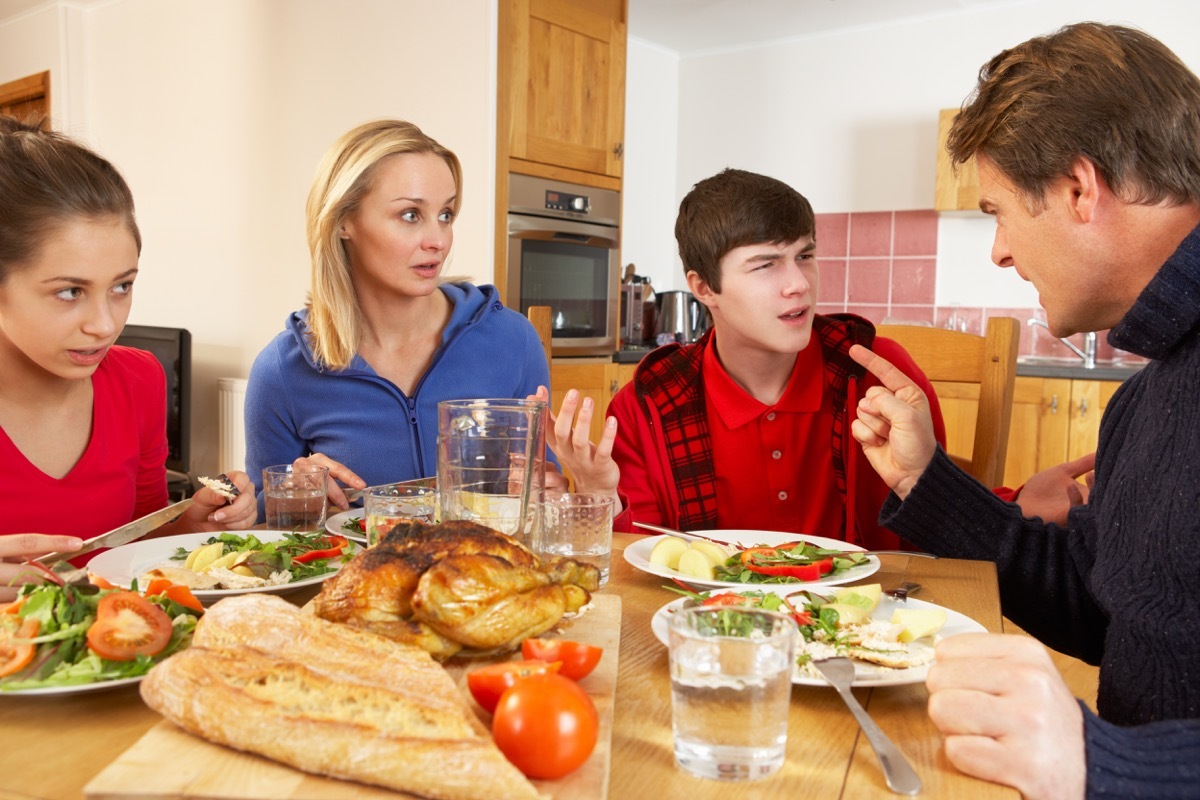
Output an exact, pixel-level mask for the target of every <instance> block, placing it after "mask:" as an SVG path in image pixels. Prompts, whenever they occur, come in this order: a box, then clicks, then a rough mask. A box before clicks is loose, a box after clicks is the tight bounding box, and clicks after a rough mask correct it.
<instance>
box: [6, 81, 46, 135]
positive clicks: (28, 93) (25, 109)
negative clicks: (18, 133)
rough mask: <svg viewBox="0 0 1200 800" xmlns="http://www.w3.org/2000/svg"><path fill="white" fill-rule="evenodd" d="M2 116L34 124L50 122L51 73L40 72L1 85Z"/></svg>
mask: <svg viewBox="0 0 1200 800" xmlns="http://www.w3.org/2000/svg"><path fill="white" fill-rule="evenodd" d="M0 114H5V115H7V116H10V117H16V118H17V119H20V120H25V121H28V122H33V121H35V120H44V122H43V126H44V127H49V120H50V73H49V72H39V73H38V74H36V75H30V76H28V77H26V78H21V79H19V80H15V81H9V82H8V83H3V84H0Z"/></svg>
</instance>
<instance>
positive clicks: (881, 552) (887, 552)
mask: <svg viewBox="0 0 1200 800" xmlns="http://www.w3.org/2000/svg"><path fill="white" fill-rule="evenodd" d="M633 524H634V525H636V526H637V527H639V528H645V529H646V530H648V531H654V532H655V533H665V534H667V535H668V536H678V537H679V538H681V539H700V540H701V541H705V542H713V543H715V544H719V545H722V546H724V547H729V546H730V545H733V546H734V547H737V548H740V549H743V550H744V549H745V547H744V546H742V545H737V544H733V543H732V542H725V541H722V540H720V539H713V538H710V537H708V536H701V535H700V534H698V533H688V532H686V531H677V530H675V529H674V528H664V527H663V526H661V525H651V524H650V523H648V522H638V521H637V520H634V522H633ZM850 552H858V553H861V554H862V555H864V556H916V557H918V558H937V556H935V555H934V554H933V553H919V552H916V551H915V550H857V551H850Z"/></svg>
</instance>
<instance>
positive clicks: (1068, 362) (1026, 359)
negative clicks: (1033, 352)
mask: <svg viewBox="0 0 1200 800" xmlns="http://www.w3.org/2000/svg"><path fill="white" fill-rule="evenodd" d="M1017 363H1018V364H1024V365H1026V366H1029V367H1078V368H1079V369H1094V368H1095V367H1116V366H1120V365H1121V362H1120V361H1117V360H1115V359H1111V358H1105V359H1096V363H1095V365H1094V366H1090V367H1089V366H1088V365H1087V364H1085V363H1084V361H1083V359H1082V358H1078V357H1076V356H1020V357H1018V358H1017Z"/></svg>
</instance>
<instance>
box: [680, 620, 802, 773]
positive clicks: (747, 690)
mask: <svg viewBox="0 0 1200 800" xmlns="http://www.w3.org/2000/svg"><path fill="white" fill-rule="evenodd" d="M669 630H670V633H669V638H670V648H669V649H670V662H671V707H672V710H673V720H674V731H675V760H676V762H677V763H678V764H679V766H681V767H682V768H683V769H685V770H687V771H688V772H690V773H691V774H693V775H696V776H698V777H701V778H711V779H713V780H725V781H737V780H753V779H756V778H765V777H767V776H768V775H772V774H774V773H775V772H776V771H777V770H778V769H779V768H780V767H781V766H783V759H784V753H785V750H786V747H787V728H788V707H789V705H790V701H791V697H792V665H793V663H794V662H795V653H796V636H797V635H798V629H797V628H796V623H795V622H793V621H792V620H791V619H789V618H788V617H786V616H784V615H782V614H776V613H774V612H771V611H763V610H762V609H750V608H736V607H729V606H726V607H708V608H705V607H697V608H685V609H680V610H679V611H676V612H675V613H674V614H672V615H671V619H670V626H669Z"/></svg>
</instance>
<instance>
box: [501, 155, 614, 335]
mask: <svg viewBox="0 0 1200 800" xmlns="http://www.w3.org/2000/svg"><path fill="white" fill-rule="evenodd" d="M508 196H509V208H508V274H507V284H506V286H505V290H506V295H505V296H506V297H507V298H508V302H509V304H510V305H512V306H513V307H514V308H519V309H520V311H521V313H526V312H527V311H528V310H529V307H530V306H550V320H551V328H552V332H551V340H550V344H551V350H552V353H553V355H555V356H587V355H610V354H612V353H613V352H615V351H616V349H617V344H618V336H619V331H618V320H617V315H618V307H619V299H618V293H619V291H620V288H619V287H620V241H621V240H620V233H619V230H620V229H619V223H620V213H621V195H620V193H619V192H614V191H612V190H609V189H597V188H595V187H591V186H582V185H580V184H574V183H565V182H563V181H551V180H546V179H544V178H535V177H533V176H530V175H517V174H513V175H510V176H509V192H508Z"/></svg>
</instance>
